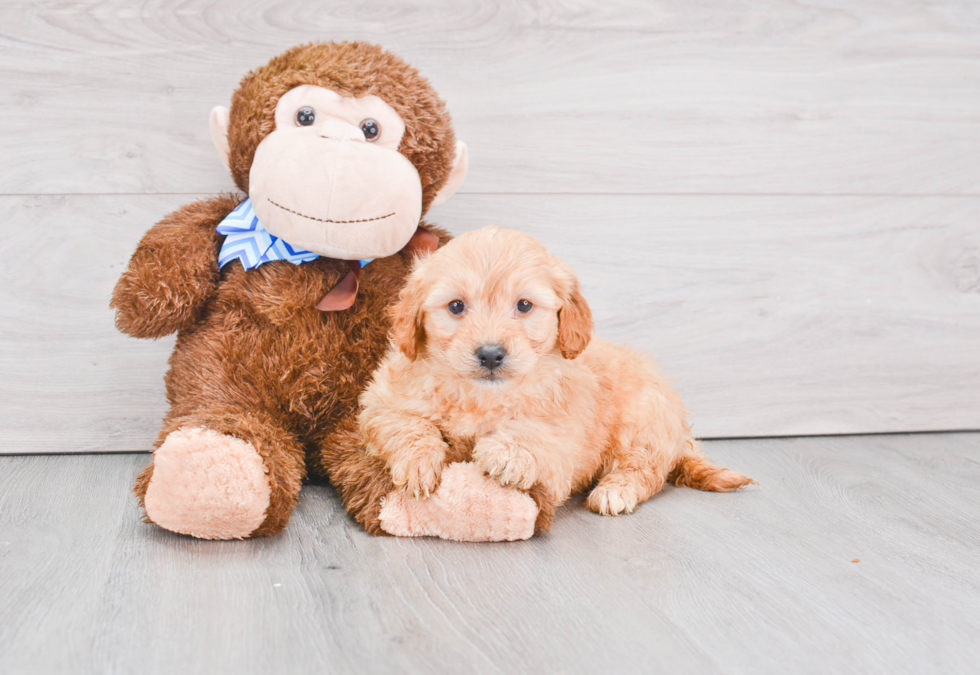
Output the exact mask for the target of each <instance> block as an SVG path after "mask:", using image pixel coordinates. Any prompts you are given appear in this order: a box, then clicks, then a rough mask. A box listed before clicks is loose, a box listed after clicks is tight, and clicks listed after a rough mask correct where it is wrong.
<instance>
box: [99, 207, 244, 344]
mask: <svg viewBox="0 0 980 675" xmlns="http://www.w3.org/2000/svg"><path fill="white" fill-rule="evenodd" d="M240 201H241V198H240V197H234V196H231V195H222V196H220V197H213V198H211V199H204V200H201V201H197V202H193V203H191V204H188V205H186V206H184V207H182V208H180V209H178V210H177V211H175V212H173V213H171V214H170V215H168V216H167V217H166V218H164V219H163V220H161V221H160V222H159V223H157V224H156V225H154V226H153V227H152V228H150V230H149V231H148V232H147V233H146V234H145V235H143V239H142V240H141V241H140V243H139V246H137V247H136V252H135V253H133V257H132V258H131V259H130V261H129V267H128V268H127V269H126V271H125V272H124V273H123V275H122V276H121V277H120V278H119V281H118V282H117V283H116V288H115V290H114V291H113V293H112V302H111V303H110V306H111V307H112V308H114V309H115V310H116V326H117V327H118V328H119V330H121V331H122V332H124V333H128V334H129V335H132V336H133V337H140V338H158V337H162V336H164V335H169V334H170V333H173V332H175V331H178V330H181V329H183V328H186V327H188V326H190V325H191V324H192V323H193V322H194V321H195V320H196V319H197V318H198V316H199V313H200V310H201V308H202V307H203V306H204V303H205V302H206V301H207V300H208V298H210V297H211V296H212V295H213V294H214V291H215V288H216V286H217V282H218V248H219V246H220V243H221V235H219V234H218V233H217V232H216V231H215V227H217V225H218V223H220V222H221V221H222V219H224V217H225V216H227V215H228V214H229V213H230V212H231V211H232V210H233V209H234V208H235V207H236V206H237V205H238V203H239V202H240Z"/></svg>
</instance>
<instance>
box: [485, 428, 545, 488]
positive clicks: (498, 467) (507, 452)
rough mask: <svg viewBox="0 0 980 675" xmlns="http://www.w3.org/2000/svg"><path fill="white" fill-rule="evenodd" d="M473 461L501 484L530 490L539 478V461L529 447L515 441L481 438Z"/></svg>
mask: <svg viewBox="0 0 980 675" xmlns="http://www.w3.org/2000/svg"><path fill="white" fill-rule="evenodd" d="M473 461H474V462H476V464H477V466H479V467H480V468H481V469H483V471H484V472H486V474H487V475H488V476H490V477H491V478H494V479H495V480H496V481H497V482H498V483H500V484H501V485H506V486H513V487H516V488H520V489H521V490H530V489H531V486H532V485H534V483H535V481H537V479H538V463H537V460H536V459H535V458H534V455H533V454H531V452H530V451H529V450H527V448H524V447H522V446H520V445H517V444H515V443H508V442H502V441H498V440H492V439H490V438H482V439H480V440H479V441H478V442H477V444H476V447H475V448H473Z"/></svg>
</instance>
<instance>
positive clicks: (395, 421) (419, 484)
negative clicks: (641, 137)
mask: <svg viewBox="0 0 980 675" xmlns="http://www.w3.org/2000/svg"><path fill="white" fill-rule="evenodd" d="M392 318H393V323H392V346H391V349H390V351H389V353H388V354H387V356H386V357H385V358H384V360H383V361H382V363H381V365H380V366H379V368H378V370H377V371H376V372H375V374H374V377H373V380H372V382H371V384H370V385H369V386H368V388H367V389H366V390H365V391H364V393H363V394H362V396H361V406H362V411H361V414H360V427H361V431H362V434H363V438H364V441H365V446H366V449H367V452H369V453H371V454H374V455H376V456H378V457H380V458H382V459H383V460H384V461H385V462H386V463H387V465H388V467H389V469H390V471H391V476H392V479H393V481H394V483H395V485H396V486H398V487H400V488H402V489H404V490H406V491H407V492H408V493H409V494H411V495H414V496H415V497H416V498H425V497H427V496H428V495H429V494H430V493H431V492H433V491H434V490H435V489H436V487H438V485H439V478H440V474H441V471H442V468H443V467H444V466H445V465H447V464H448V463H450V462H455V461H473V462H476V464H477V465H478V466H479V467H480V468H481V469H482V470H483V471H485V472H486V473H487V474H488V475H490V476H491V477H493V478H494V479H496V480H497V481H498V482H500V483H501V484H502V485H505V486H513V487H516V488H519V489H521V490H531V494H532V496H535V499H536V500H537V501H539V506H541V508H542V511H545V510H551V511H552V512H553V508H554V506H556V505H558V504H560V503H562V502H564V501H565V500H566V499H568V498H569V496H570V495H572V494H573V493H576V492H579V491H582V490H585V489H587V488H589V487H590V486H593V484H594V487H592V490H591V492H590V493H589V497H588V501H587V502H586V503H587V505H588V508H589V509H591V510H592V511H595V512H597V513H600V514H603V515H613V516H615V515H620V514H624V513H631V512H632V511H633V510H634V509H635V508H636V506H637V505H638V504H640V503H642V502H644V501H646V500H647V499H649V498H650V497H651V496H653V495H655V494H656V493H657V492H659V491H660V490H661V489H662V488H663V487H664V484H665V483H666V482H668V481H670V482H673V483H674V484H675V485H680V486H688V487H695V488H699V489H702V490H715V491H718V492H727V491H731V490H735V489H737V488H739V487H742V486H744V485H746V484H748V483H751V482H754V481H752V480H751V479H749V478H746V477H745V476H742V475H740V474H737V473H734V472H732V471H728V470H727V469H723V468H719V467H716V466H714V465H713V464H712V463H711V462H710V461H709V460H708V459H707V458H705V457H704V456H703V455H702V454H701V452H700V450H699V447H698V444H697V442H696V441H695V440H694V438H693V437H692V436H691V430H690V426H689V425H688V423H687V420H686V417H687V413H686V411H685V410H684V406H683V404H682V402H681V398H680V396H679V395H678V394H677V392H676V391H674V390H673V389H671V388H670V386H669V385H668V384H667V382H665V381H664V379H663V378H662V377H661V376H660V375H659V374H658V372H657V369H656V367H655V365H654V364H653V363H652V362H651V361H650V360H649V359H647V358H646V357H645V356H643V355H641V354H639V353H637V352H635V351H634V350H633V349H631V348H629V347H626V346H618V345H613V344H610V343H609V342H605V341H603V340H598V339H595V340H593V339H591V336H592V314H591V312H590V310H589V306H588V305H587V304H586V302H585V298H583V297H582V293H581V291H580V290H579V283H578V279H577V278H576V276H575V273H574V272H573V271H572V269H571V268H570V267H569V266H568V265H567V264H566V263H565V262H563V261H561V260H559V259H558V258H557V257H555V256H554V255H551V254H550V253H548V252H547V251H546V250H545V248H544V246H542V245H541V244H540V243H538V242H537V241H536V240H534V239H533V238H532V237H530V236H528V235H525V234H521V233H518V232H514V231H510V230H505V229H501V228H498V227H485V228H483V229H481V230H478V231H476V232H470V233H468V234H464V235H462V236H460V237H457V238H456V239H454V240H453V241H451V242H449V243H448V244H447V245H446V246H445V247H444V248H442V249H440V250H439V251H437V252H436V253H434V254H432V255H431V256H430V257H428V258H426V259H423V260H421V261H420V262H419V263H418V264H417V266H416V268H415V270H414V271H413V273H412V274H411V276H410V277H409V280H408V283H407V284H406V286H405V287H404V288H403V290H402V292H401V295H400V297H399V301H398V302H397V303H396V305H395V306H394V307H393V309H392ZM532 488H533V489H532ZM542 501H544V502H547V503H542Z"/></svg>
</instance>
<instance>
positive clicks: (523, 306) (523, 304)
mask: <svg viewBox="0 0 980 675" xmlns="http://www.w3.org/2000/svg"><path fill="white" fill-rule="evenodd" d="M533 307H534V305H533V304H531V301H530V300H518V301H517V311H518V313H520V314H527V313H528V312H530V311H531V309H532V308H533Z"/></svg>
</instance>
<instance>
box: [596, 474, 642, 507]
mask: <svg viewBox="0 0 980 675" xmlns="http://www.w3.org/2000/svg"><path fill="white" fill-rule="evenodd" d="M639 501H640V494H639V490H638V489H637V487H636V485H635V484H634V483H632V482H630V481H629V480H626V479H620V478H618V477H614V476H607V477H606V478H603V479H602V480H601V481H599V484H598V485H596V486H595V488H593V490H592V492H590V493H589V498H588V500H587V501H586V502H585V505H586V507H587V508H588V509H589V510H590V511H595V512H596V513H598V514H599V515H602V516H620V515H622V514H624V513H633V511H634V510H635V509H636V505H637V503H638V502H639Z"/></svg>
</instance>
